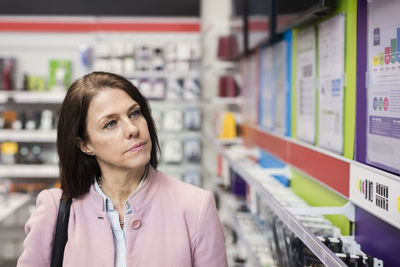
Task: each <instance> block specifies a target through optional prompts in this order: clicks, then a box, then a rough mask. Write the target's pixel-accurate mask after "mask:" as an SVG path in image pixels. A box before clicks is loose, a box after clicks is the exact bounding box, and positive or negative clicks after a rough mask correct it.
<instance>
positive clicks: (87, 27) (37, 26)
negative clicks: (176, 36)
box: [0, 21, 200, 32]
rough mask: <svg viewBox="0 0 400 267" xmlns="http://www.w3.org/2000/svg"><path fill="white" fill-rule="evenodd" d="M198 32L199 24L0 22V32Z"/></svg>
mask: <svg viewBox="0 0 400 267" xmlns="http://www.w3.org/2000/svg"><path fill="white" fill-rule="evenodd" d="M1 31H4V32H96V31H104V32H200V24H199V23H189V22H187V23H183V22H177V23H174V22H168V23H151V22H68V21H63V22H62V21H57V22H54V21H53V22H52V21H41V22H37V21H0V32H1Z"/></svg>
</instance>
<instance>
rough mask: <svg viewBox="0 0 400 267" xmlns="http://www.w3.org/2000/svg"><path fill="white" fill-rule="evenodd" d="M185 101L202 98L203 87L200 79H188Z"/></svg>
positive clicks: (185, 87)
mask: <svg viewBox="0 0 400 267" xmlns="http://www.w3.org/2000/svg"><path fill="white" fill-rule="evenodd" d="M183 98H184V99H200V98H201V86H200V81H199V80H198V79H193V78H186V79H185V86H184V90H183Z"/></svg>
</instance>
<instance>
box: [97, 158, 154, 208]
mask: <svg viewBox="0 0 400 267" xmlns="http://www.w3.org/2000/svg"><path fill="white" fill-rule="evenodd" d="M147 173H148V167H147V166H146V169H145V171H144V174H143V177H142V179H140V182H139V185H138V187H137V188H136V190H138V189H139V188H140V187H141V186H142V184H143V182H144V180H145V179H146V177H147ZM94 190H95V191H96V192H97V193H99V194H100V195H101V196H102V198H103V204H104V209H105V211H110V210H114V205H113V204H112V202H111V199H110V198H109V197H107V196H106V194H104V192H103V190H102V189H101V187H100V186H99V183H98V182H97V179H96V178H95V179H94ZM125 206H126V208H127V210H128V209H130V205H129V202H128V200H127V201H126V202H125Z"/></svg>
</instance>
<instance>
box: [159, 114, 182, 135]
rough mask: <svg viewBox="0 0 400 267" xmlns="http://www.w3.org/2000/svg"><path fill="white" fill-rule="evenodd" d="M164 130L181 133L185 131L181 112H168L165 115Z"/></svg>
mask: <svg viewBox="0 0 400 267" xmlns="http://www.w3.org/2000/svg"><path fill="white" fill-rule="evenodd" d="M163 129H164V130H165V131H181V130H182V129H183V114H182V111H181V110H168V111H166V112H165V113H164V118H163Z"/></svg>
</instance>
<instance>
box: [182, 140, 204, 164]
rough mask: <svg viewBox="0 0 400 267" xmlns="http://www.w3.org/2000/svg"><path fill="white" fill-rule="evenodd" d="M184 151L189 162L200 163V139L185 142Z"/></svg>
mask: <svg viewBox="0 0 400 267" xmlns="http://www.w3.org/2000/svg"><path fill="white" fill-rule="evenodd" d="M183 150H184V154H185V160H186V161H187V162H200V160H201V142H200V140H199V139H188V140H185V141H184V144H183Z"/></svg>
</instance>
